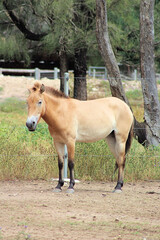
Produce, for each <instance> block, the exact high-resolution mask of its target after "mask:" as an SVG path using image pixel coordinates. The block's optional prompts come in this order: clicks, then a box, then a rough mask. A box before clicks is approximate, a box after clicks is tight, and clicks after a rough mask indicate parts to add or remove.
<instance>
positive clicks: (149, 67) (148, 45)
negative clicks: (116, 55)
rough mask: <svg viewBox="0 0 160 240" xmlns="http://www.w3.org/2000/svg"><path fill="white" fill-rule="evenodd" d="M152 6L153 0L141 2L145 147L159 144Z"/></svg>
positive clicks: (159, 132) (159, 104) (159, 117)
mask: <svg viewBox="0 0 160 240" xmlns="http://www.w3.org/2000/svg"><path fill="white" fill-rule="evenodd" d="M154 4H155V1H154V0H141V4H140V56H141V77H142V79H141V83H142V91H143V97H144V121H145V125H146V137H147V139H146V145H148V144H152V145H155V146H157V145H158V144H160V103H159V99H158V90H157V84H156V78H155V66H154Z"/></svg>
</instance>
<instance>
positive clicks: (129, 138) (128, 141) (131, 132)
mask: <svg viewBox="0 0 160 240" xmlns="http://www.w3.org/2000/svg"><path fill="white" fill-rule="evenodd" d="M132 139H133V123H132V126H131V129H130V131H129V134H128V138H127V141H126V149H125V154H127V152H128V151H129V149H130V147H131V143H132Z"/></svg>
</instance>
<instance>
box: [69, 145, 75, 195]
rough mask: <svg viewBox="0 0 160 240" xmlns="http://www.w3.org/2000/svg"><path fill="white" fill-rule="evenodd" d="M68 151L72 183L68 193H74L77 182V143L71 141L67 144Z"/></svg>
mask: <svg viewBox="0 0 160 240" xmlns="http://www.w3.org/2000/svg"><path fill="white" fill-rule="evenodd" d="M67 150H68V168H69V171H70V183H69V187H68V189H67V192H68V193H73V192H74V189H73V187H74V185H75V180H74V153H75V142H74V141H71V142H69V143H68V144H67Z"/></svg>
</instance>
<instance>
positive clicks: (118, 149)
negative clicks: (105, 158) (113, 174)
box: [106, 131, 125, 192]
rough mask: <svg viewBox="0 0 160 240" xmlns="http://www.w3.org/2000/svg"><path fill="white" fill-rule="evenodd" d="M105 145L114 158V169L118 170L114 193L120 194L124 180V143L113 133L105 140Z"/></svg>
mask: <svg viewBox="0 0 160 240" xmlns="http://www.w3.org/2000/svg"><path fill="white" fill-rule="evenodd" d="M106 141H107V144H108V146H109V148H110V150H111V152H112V153H113V155H114V157H115V158H116V169H117V168H118V181H117V185H116V187H115V190H114V192H121V188H122V186H123V178H124V166H125V141H122V138H121V136H120V135H117V134H116V133H115V132H114V131H113V132H111V134H110V135H109V136H108V137H107V138H106Z"/></svg>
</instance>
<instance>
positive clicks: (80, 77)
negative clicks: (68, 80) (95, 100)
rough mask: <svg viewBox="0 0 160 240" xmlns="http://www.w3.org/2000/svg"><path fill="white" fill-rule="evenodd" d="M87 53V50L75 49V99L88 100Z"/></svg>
mask: <svg viewBox="0 0 160 240" xmlns="http://www.w3.org/2000/svg"><path fill="white" fill-rule="evenodd" d="M86 53H87V49H86V48H83V49H75V59H74V98H77V99H79V100H87V82H86V71H87V63H86Z"/></svg>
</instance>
